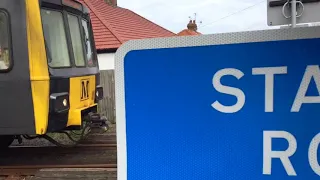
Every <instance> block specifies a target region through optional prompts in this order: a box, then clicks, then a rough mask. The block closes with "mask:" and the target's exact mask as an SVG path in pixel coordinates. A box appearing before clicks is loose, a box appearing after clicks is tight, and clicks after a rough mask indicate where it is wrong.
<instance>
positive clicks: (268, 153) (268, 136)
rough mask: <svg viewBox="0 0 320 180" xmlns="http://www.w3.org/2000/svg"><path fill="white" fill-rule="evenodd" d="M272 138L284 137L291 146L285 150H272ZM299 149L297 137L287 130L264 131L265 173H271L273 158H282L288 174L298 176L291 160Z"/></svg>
mask: <svg viewBox="0 0 320 180" xmlns="http://www.w3.org/2000/svg"><path fill="white" fill-rule="evenodd" d="M272 138H284V139H286V140H287V141H288V143H289V147H288V149H287V150H285V151H272ZM296 150H297V141H296V138H295V137H294V136H293V135H292V134H290V133H288V132H286V131H264V132H263V174H269V175H270V174H271V166H272V163H271V161H272V158H280V160H281V162H282V165H283V166H284V168H285V170H286V171H287V174H288V175H290V176H296V175H297V174H296V172H295V170H294V168H293V166H292V164H291V162H290V160H289V157H290V156H292V155H293V154H294V153H295V152H296Z"/></svg>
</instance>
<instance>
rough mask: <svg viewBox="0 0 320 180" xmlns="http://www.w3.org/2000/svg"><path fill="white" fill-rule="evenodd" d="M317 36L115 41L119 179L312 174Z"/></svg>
mask: <svg viewBox="0 0 320 180" xmlns="http://www.w3.org/2000/svg"><path fill="white" fill-rule="evenodd" d="M319 37H320V27H306V28H297V29H277V30H266V31H255V32H238V33H226V34H216V35H203V36H193V37H173V38H160V39H148V40H135V41H131V42H128V43H126V44H125V45H123V46H122V47H121V48H120V49H119V50H118V51H117V53H116V68H115V75H116V78H115V81H116V112H117V113H116V115H117V136H118V178H119V180H180V179H181V180H186V179H190V180H233V179H236V180H264V179H272V180H288V179H292V178H293V179H301V180H307V179H308V180H313V179H319V177H320V165H319V163H320V152H319V151H320V148H319V143H320V134H319V133H320V95H319V91H320V69H319V64H320V60H319V58H320V53H319V47H320V39H319Z"/></svg>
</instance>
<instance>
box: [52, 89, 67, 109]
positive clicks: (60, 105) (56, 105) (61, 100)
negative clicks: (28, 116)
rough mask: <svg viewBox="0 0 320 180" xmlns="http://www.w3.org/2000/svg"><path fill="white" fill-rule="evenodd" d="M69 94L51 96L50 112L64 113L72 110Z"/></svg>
mask: <svg viewBox="0 0 320 180" xmlns="http://www.w3.org/2000/svg"><path fill="white" fill-rule="evenodd" d="M69 104H70V103H69V93H66V92H64V93H54V94H51V95H50V111H51V112H54V113H63V112H65V111H68V110H69V109H70V105H69Z"/></svg>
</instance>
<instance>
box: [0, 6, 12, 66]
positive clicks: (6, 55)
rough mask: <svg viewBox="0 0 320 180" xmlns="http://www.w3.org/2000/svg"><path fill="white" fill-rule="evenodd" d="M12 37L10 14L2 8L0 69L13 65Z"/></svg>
mask: <svg viewBox="0 0 320 180" xmlns="http://www.w3.org/2000/svg"><path fill="white" fill-rule="evenodd" d="M10 37H11V35H10V31H9V22H8V16H7V14H6V13H5V12H4V11H1V10H0V71H3V70H7V69H9V67H10V65H11V56H10V50H11V49H10V47H9V46H10V44H9V39H10Z"/></svg>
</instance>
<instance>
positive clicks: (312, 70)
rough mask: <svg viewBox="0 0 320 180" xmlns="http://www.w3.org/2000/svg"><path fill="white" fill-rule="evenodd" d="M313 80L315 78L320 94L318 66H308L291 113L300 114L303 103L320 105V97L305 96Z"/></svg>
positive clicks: (319, 71)
mask: <svg viewBox="0 0 320 180" xmlns="http://www.w3.org/2000/svg"><path fill="white" fill-rule="evenodd" d="M311 78H314V81H315V83H316V86H317V90H318V93H320V70H319V66H316V65H314V66H308V67H307V69H306V72H305V73H304V76H303V79H302V81H301V84H300V87H299V90H298V93H297V95H296V98H295V99H294V103H293V105H292V108H291V112H299V111H300V108H301V105H302V103H320V96H309V97H306V96H305V95H306V92H307V90H308V88H309V85H310V81H311Z"/></svg>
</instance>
